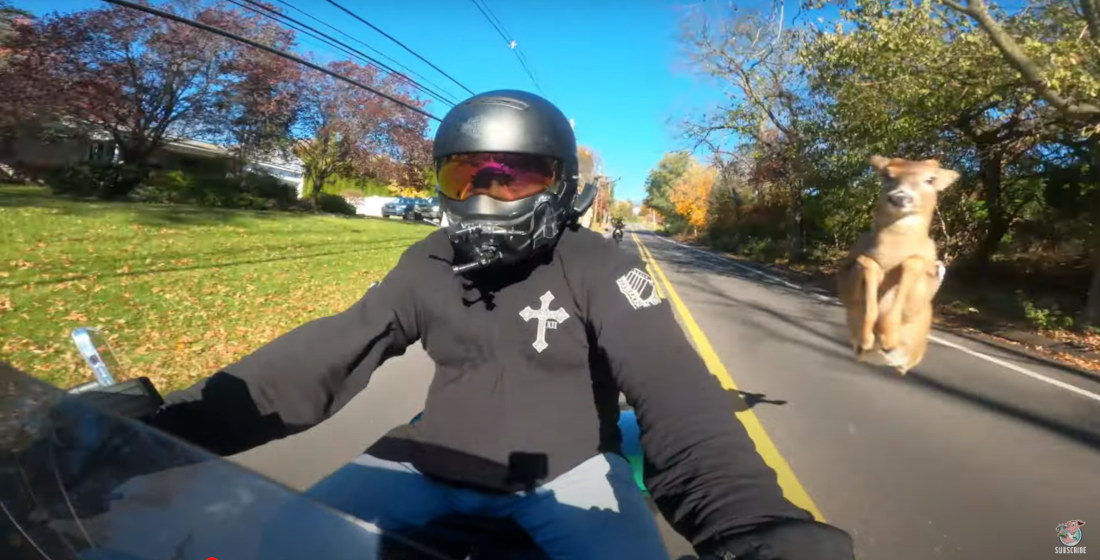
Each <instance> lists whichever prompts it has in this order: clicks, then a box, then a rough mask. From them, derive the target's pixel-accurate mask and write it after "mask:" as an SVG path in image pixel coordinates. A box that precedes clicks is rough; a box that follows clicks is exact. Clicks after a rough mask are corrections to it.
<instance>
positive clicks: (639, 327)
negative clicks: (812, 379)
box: [153, 91, 853, 560]
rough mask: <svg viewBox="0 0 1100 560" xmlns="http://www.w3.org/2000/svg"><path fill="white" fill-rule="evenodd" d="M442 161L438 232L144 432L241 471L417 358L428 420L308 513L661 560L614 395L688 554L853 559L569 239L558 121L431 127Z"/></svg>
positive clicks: (650, 322)
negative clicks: (385, 370) (790, 495)
mask: <svg viewBox="0 0 1100 560" xmlns="http://www.w3.org/2000/svg"><path fill="white" fill-rule="evenodd" d="M434 157H435V169H436V174H437V177H438V183H439V184H438V190H439V195H440V197H439V200H440V205H441V207H442V210H443V212H444V213H445V214H446V216H447V218H448V221H449V225H448V226H447V227H445V228H440V229H439V230H437V231H434V232H432V233H430V234H428V236H427V237H426V238H424V239H423V240H422V241H420V242H418V243H416V244H414V245H413V246H412V247H410V248H409V249H408V250H407V251H406V252H405V253H404V254H403V255H402V256H401V259H400V261H399V262H398V263H397V265H396V267H395V268H394V269H393V270H391V271H390V272H389V273H388V274H387V275H386V277H385V278H384V279H383V280H382V282H381V283H380V284H379V285H378V286H376V287H374V288H371V289H370V290H369V291H368V292H367V293H366V294H365V295H364V296H363V297H362V299H360V300H359V301H358V302H356V303H355V304H353V305H352V306H351V307H350V308H348V309H347V310H346V311H343V312H341V313H338V314H336V315H332V316H330V317H324V318H321V319H317V320H314V321H311V322H309V323H306V324H304V325H302V326H299V327H298V328H296V329H294V330H292V331H290V332H289V333H287V334H284V335H282V336H280V337H279V338H277V339H275V340H274V341H272V342H270V343H268V344H267V345H265V346H263V347H261V348H260V349H258V350H256V351H255V352H253V353H252V354H250V355H248V356H245V357H244V358H243V359H242V360H240V361H239V362H237V363H235V364H232V365H230V366H228V367H226V368H225V369H224V370H223V371H220V372H218V373H216V374H215V375H213V376H211V377H209V378H207V379H205V380H203V381H201V382H199V383H198V384H196V385H194V386H193V387H190V388H188V389H185V390H183V391H179V392H176V393H173V394H170V395H168V396H167V397H166V401H167V403H166V405H165V407H164V408H163V409H162V410H161V411H160V413H159V414H158V416H157V418H156V419H155V420H154V421H153V423H154V424H155V425H157V426H158V427H160V428H162V429H164V430H167V431H168V432H171V433H173V434H176V435H177V436H180V437H182V438H184V439H187V440H190V441H191V442H194V443H196V444H198V445H201V446H204V447H206V448H208V449H210V450H212V451H214V452H217V453H220V454H222V455H229V454H234V453H238V452H241V451H244V450H246V449H249V448H252V447H255V446H258V445H261V444H263V443H266V442H268V441H270V440H273V439H276V438H281V437H285V436H287V435H290V434H293V433H296V432H301V431H303V430H306V429H308V428H309V427H311V426H314V425H316V424H318V423H319V422H321V421H322V420H324V419H326V418H329V417H330V416H332V415H333V414H334V413H336V412H337V411H338V410H340V409H341V408H342V407H343V406H344V405H346V404H347V403H348V401H350V400H351V399H352V398H353V397H354V396H355V395H356V394H358V393H359V392H360V391H362V390H363V389H364V388H365V387H366V386H367V383H368V381H369V380H370V378H371V375H372V374H373V373H374V371H375V370H376V369H377V368H378V367H379V366H380V365H381V364H382V363H383V362H384V361H386V360H387V359H389V358H391V357H393V356H398V355H401V354H403V353H404V352H405V349H406V348H407V347H408V346H409V345H411V344H413V343H415V342H416V341H418V340H419V341H422V343H423V345H424V348H425V349H426V350H427V353H428V355H429V356H431V358H432V359H433V361H434V362H435V363H436V372H435V376H434V378H433V380H432V384H431V387H430V389H429V392H428V397H427V403H426V405H425V408H424V414H423V417H422V418H421V420H420V421H419V422H417V423H416V424H415V425H402V426H399V427H397V428H395V429H393V430H392V431H390V432H389V433H388V434H387V435H386V436H384V437H383V438H381V439H380V440H379V441H378V442H377V443H375V444H373V445H372V446H370V448H369V449H367V450H366V452H365V453H364V454H363V455H362V456H361V457H359V458H358V459H357V460H355V461H354V462H352V463H350V464H348V465H347V466H345V467H343V468H342V469H340V470H338V471H337V472H335V473H333V474H332V475H330V476H329V477H328V478H326V479H325V480H323V481H321V482H320V483H319V484H318V485H317V486H315V487H314V488H313V489H311V490H310V491H309V494H310V495H311V496H313V497H314V498H316V499H318V500H319V501H321V502H323V503H326V504H329V505H330V506H332V507H335V508H337V509H340V510H343V511H346V512H348V513H350V514H352V515H355V516H357V517H359V518H361V519H365V520H368V521H372V522H374V523H376V524H377V525H379V526H380V527H381V528H383V529H385V530H391V531H400V530H403V529H407V528H412V527H418V526H422V525H424V524H426V523H427V522H429V521H431V520H433V519H436V518H438V517H440V516H444V515H447V514H459V515H471V514H473V513H477V514H479V515H488V516H496V517H508V518H512V519H514V520H515V521H516V522H517V523H518V524H519V525H521V526H522V527H523V528H524V529H525V530H526V531H527V532H528V533H530V534H531V536H532V538H533V540H534V541H535V542H537V544H538V545H539V547H540V548H541V549H542V550H543V551H544V552H545V553H546V554H547V555H548V556H550V557H551V558H630V559H634V560H645V559H653V560H657V559H661V560H665V559H667V558H668V556H667V553H666V551H665V549H664V546H663V543H662V540H661V536H660V535H659V534H658V530H657V525H656V523H655V521H654V519H653V516H652V515H651V514H650V512H649V511H648V509H647V507H646V504H645V502H644V499H643V495H642V494H641V493H640V492H639V491H638V489H637V487H636V486H635V482H634V480H633V478H632V474H631V468H630V465H629V464H628V463H627V461H626V459H625V458H624V457H623V455H622V450H621V444H622V436H621V433H620V431H619V429H618V427H617V418H618V414H619V413H618V395H619V393H620V391H621V392H622V393H624V394H625V395H626V398H627V401H628V402H629V403H630V404H631V405H632V406H633V407H634V409H635V410H636V413H637V419H638V422H639V425H640V427H641V442H642V445H643V448H644V452H645V457H646V467H645V483H646V485H647V487H648V489H649V491H650V492H651V494H652V495H653V498H654V501H655V502H656V504H657V506H658V507H659V508H660V510H661V513H662V514H663V515H664V517H665V518H666V519H667V520H668V521H669V522H670V523H671V524H672V526H673V527H674V528H675V529H676V530H677V531H678V532H679V533H681V534H682V535H684V536H685V537H687V538H688V539H689V540H690V541H691V542H692V544H693V545H694V546H695V548H696V550H698V551H699V552H700V553H701V554H702V553H710V554H713V555H715V556H717V557H719V558H734V557H736V558H738V559H742V560H752V559H758V560H762V559H764V558H767V559H776V558H783V559H790V560H799V559H811V558H812V559H817V560H839V559H850V558H852V557H853V553H852V543H851V538H850V537H849V536H848V535H847V534H846V533H845V532H843V531H841V530H839V529H837V528H834V527H832V526H830V525H826V524H823V523H818V522H815V521H814V520H813V518H812V516H811V515H810V514H809V513H808V512H806V511H804V510H802V509H800V508H798V507H796V506H795V505H794V504H792V503H791V502H789V501H788V500H786V499H785V498H784V497H783V493H782V491H781V489H780V488H779V485H778V484H777V479H776V473H775V472H774V471H773V470H772V469H771V468H769V467H768V466H767V465H766V464H765V463H764V461H763V460H762V459H761V457H760V455H758V454H757V452H756V448H755V446H754V443H753V441H752V439H750V438H749V436H748V433H747V432H746V430H745V428H744V427H743V426H742V425H741V423H740V422H738V421H737V419H736V416H735V412H736V410H737V409H736V407H735V404H734V400H733V399H732V398H731V397H730V395H729V394H727V393H726V392H725V391H724V390H722V387H721V386H720V384H719V383H718V381H717V380H716V379H715V378H714V376H712V375H711V374H710V373H709V372H708V370H707V367H706V366H705V365H704V363H703V360H702V359H701V358H700V357H699V355H698V354H697V353H696V352H695V350H694V349H693V348H692V346H691V344H690V343H689V342H688V340H687V338H686V337H685V335H684V333H683V331H682V330H681V329H680V327H679V326H678V325H677V323H676V320H675V319H674V317H673V314H672V311H671V309H670V307H669V306H668V305H667V304H666V303H664V301H663V300H662V299H661V298H660V297H658V295H657V293H656V287H655V285H654V282H653V279H652V278H650V276H649V275H648V274H647V273H646V272H645V266H644V265H643V264H642V262H641V261H640V259H639V258H638V257H637V256H636V255H633V254H628V253H627V252H625V251H620V250H618V249H617V248H616V247H615V245H614V244H612V243H610V242H608V241H607V240H605V239H604V238H603V237H602V236H600V235H599V234H598V233H596V232H594V231H592V230H588V229H585V228H581V227H579V226H578V225H577V219H578V218H579V216H580V215H581V214H582V213H583V212H584V211H585V210H586V209H587V204H586V203H583V202H580V203H578V192H579V189H580V185H578V184H577V181H578V161H577V145H576V140H575V138H574V135H573V131H572V128H571V127H570V124H569V120H568V119H567V118H566V117H565V116H564V115H563V114H562V112H561V111H560V110H559V109H558V108H557V107H555V106H554V105H552V104H551V103H550V102H548V101H546V100H545V99H543V98H541V97H538V96H536V95H532V94H530V93H525V92H520V91H494V92H489V93H484V94H480V95H476V96H474V97H472V98H470V99H467V100H466V101H464V102H462V103H461V104H459V105H458V106H456V107H455V108H453V109H452V110H451V111H450V112H449V113H448V114H447V116H446V117H445V118H444V119H443V122H442V123H441V124H440V126H439V129H438V131H437V132H436V136H435V144H434ZM579 200H582V201H583V200H588V201H589V202H588V203H590V201H591V199H590V198H584V197H581V198H580V199H579Z"/></svg>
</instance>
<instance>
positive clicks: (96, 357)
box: [69, 327, 119, 387]
mask: <svg viewBox="0 0 1100 560" xmlns="http://www.w3.org/2000/svg"><path fill="white" fill-rule="evenodd" d="M69 336H71V337H72V339H73V343H74V344H76V349H77V351H78V352H80V356H81V357H83V358H84V361H85V362H87V364H88V367H89V368H91V370H92V374H93V375H95V379H96V383H97V384H99V385H100V386H102V387H107V386H109V385H114V384H115V376H114V374H113V373H112V372H113V371H118V369H119V366H118V359H117V358H116V357H115V354H114V352H112V351H111V346H110V344H108V343H107V337H106V336H104V334H103V332H102V331H100V330H99V329H96V328H93V327H77V328H75V329H73V330H72V332H71V333H70V334H69ZM100 348H103V349H105V350H106V351H105V352H100Z"/></svg>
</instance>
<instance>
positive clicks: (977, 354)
mask: <svg viewBox="0 0 1100 560" xmlns="http://www.w3.org/2000/svg"><path fill="white" fill-rule="evenodd" d="M655 236H656V237H657V238H658V239H664V240H665V241H668V242H669V243H674V244H676V245H679V246H680V247H684V248H687V249H691V250H692V251H696V252H699V253H703V254H704V255H707V256H710V257H714V258H718V259H722V260H723V261H724V262H726V263H727V264H730V265H733V266H735V267H737V268H740V269H742V270H746V271H748V272H751V273H753V274H757V275H759V276H762V277H764V278H767V279H768V280H771V281H773V282H779V283H780V284H783V285H784V286H787V287H788V288H792V289H794V290H798V291H799V292H802V293H803V294H805V295H812V296H813V297H814V298H815V299H818V300H820V301H827V302H829V303H834V304H838V305H839V304H840V301H839V300H838V299H837V298H835V297H828V296H823V295H821V294H815V293H811V292H808V291H807V290H806V289H805V288H804V287H802V286H799V285H797V284H792V283H790V282H788V281H786V280H784V279H782V278H777V277H775V276H772V275H771V274H768V273H766V272H761V271H759V270H756V269H755V268H753V267H751V266H746V265H743V264H741V263H739V262H737V261H734V260H733V259H730V258H728V257H723V256H722V255H718V254H716V253H712V252H710V251H707V250H705V249H700V248H699V247H692V246H691V245H687V244H686V243H681V242H679V241H676V240H674V239H668V238H667V237H663V236H660V235H656V234H655ZM928 340H931V341H932V342H935V343H937V344H940V345H943V346H947V347H948V348H954V349H955V350H958V351H960V352H963V353H966V354H969V355H971V356H974V357H975V358H978V359H979V360H985V361H987V362H989V363H991V364H996V365H999V366H1001V367H1003V368H1006V369H1008V370H1011V371H1014V372H1016V373H1019V374H1021V375H1026V376H1027V377H1030V378H1032V379H1035V380H1037V381H1042V382H1043V383H1048V384H1050V385H1053V386H1055V387H1058V388H1060V389H1065V390H1067V391H1069V392H1071V393H1076V394H1078V395H1081V396H1082V397H1085V398H1087V399H1092V400H1094V401H1097V402H1100V395H1098V394H1096V393H1093V392H1091V391H1086V390H1085V389H1082V388H1080V387H1077V386H1076V385H1070V384H1069V383H1066V382H1064V381H1059V380H1057V379H1052V378H1050V377H1047V376H1045V375H1043V374H1041V373H1035V372H1034V371H1031V370H1029V369H1027V368H1024V367H1020V366H1018V365H1016V364H1013V363H1009V362H1006V361H1004V360H1002V359H1000V358H995V357H993V356H989V355H987V354H983V353H981V352H978V351H975V350H971V349H970V348H967V347H965V346H963V345H961V344H956V343H954V342H951V341H950V340H946V339H943V338H940V337H938V336H936V335H931V334H930V335H928Z"/></svg>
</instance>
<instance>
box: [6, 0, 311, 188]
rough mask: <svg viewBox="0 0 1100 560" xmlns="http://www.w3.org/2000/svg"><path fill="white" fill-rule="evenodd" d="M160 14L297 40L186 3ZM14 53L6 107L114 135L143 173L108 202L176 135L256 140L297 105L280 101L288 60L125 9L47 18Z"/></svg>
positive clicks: (77, 130)
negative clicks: (235, 128)
mask: <svg viewBox="0 0 1100 560" xmlns="http://www.w3.org/2000/svg"><path fill="white" fill-rule="evenodd" d="M160 8H161V9H163V10H166V11H170V12H173V13H176V14H179V15H183V16H186V17H190V18H193V19H196V20H198V21H201V22H204V23H208V24H211V25H215V26H218V27H222V28H226V29H229V30H232V31H236V32H238V33H241V34H243V35H246V36H250V37H255V38H257V39H259V40H263V39H264V38H268V39H270V40H272V41H275V42H277V43H282V44H284V45H285V44H288V43H289V42H292V41H293V35H292V34H290V32H288V31H285V30H278V29H276V28H274V26H273V25H272V24H265V23H263V22H260V21H258V20H256V19H255V18H250V17H247V16H244V15H243V14H241V13H240V12H239V11H234V10H230V9H227V8H226V7H225V6H224V5H221V4H216V5H213V6H204V5H202V4H201V3H199V2H197V1H196V0H181V1H179V2H173V3H171V4H165V5H162V6H160ZM10 48H12V49H14V50H15V51H16V52H18V53H19V54H20V56H19V57H18V58H17V59H16V60H14V61H13V62H12V64H11V65H10V66H9V68H8V69H7V70H6V72H5V75H4V76H3V77H2V79H3V80H2V81H5V82H7V83H11V82H16V83H18V86H15V87H13V88H11V90H10V91H8V92H7V94H6V95H3V96H2V99H0V102H3V103H6V104H14V105H15V107H17V108H18V110H19V111H20V112H21V113H22V114H23V115H25V118H26V119H28V120H35V121H38V122H40V123H46V124H51V125H56V124H63V125H64V126H63V127H61V128H63V129H64V130H67V131H69V132H70V133H72V134H86V133H88V132H90V131H92V130H99V131H103V132H106V133H108V134H109V135H110V136H111V138H112V140H113V141H114V142H115V143H116V144H117V146H118V148H119V152H120V155H121V158H122V160H123V162H124V163H125V164H126V165H127V166H128V167H130V168H131V169H135V170H137V171H138V172H137V173H130V174H126V175H124V177H128V179H127V180H120V181H119V183H118V185H117V186H116V188H115V189H114V190H113V191H112V192H111V193H107V194H109V195H111V196H123V195H125V194H127V193H128V192H129V191H130V190H132V188H133V187H135V186H136V185H137V182H138V181H139V180H140V178H141V176H142V174H143V170H144V168H145V167H146V163H147V162H148V160H149V158H150V156H151V155H152V154H153V153H154V152H155V151H156V150H157V149H158V148H160V147H162V146H163V145H164V144H165V143H166V142H167V141H168V140H169V139H171V138H172V137H192V138H194V137H199V138H203V137H209V138H214V137H216V136H217V135H218V134H220V133H224V131H225V130H227V129H229V128H231V125H236V124H242V125H243V130H247V132H244V133H243V134H242V135H241V137H242V138H243V139H244V141H245V142H247V143H251V144H258V143H260V142H257V140H256V138H257V135H258V134H259V133H258V132H257V131H265V130H270V128H266V127H267V124H268V123H269V122H272V119H271V118H270V115H272V114H274V113H279V112H286V111H287V110H288V108H290V107H293V103H287V102H283V101H282V100H284V99H286V95H287V94H286V93H284V92H281V91H280V86H279V85H278V84H281V83H283V82H282V81H283V80H285V79H286V78H287V76H288V75H289V74H290V73H289V72H287V71H286V70H285V69H282V68H281V66H280V65H281V63H279V64H275V63H274V62H273V59H271V58H268V57H263V56H260V54H259V53H257V52H255V50H254V49H252V48H251V47H248V46H246V45H243V44H240V43H237V42H234V41H231V40H229V39H225V38H222V37H219V36H217V35H215V34H212V33H209V32H207V31H203V30H200V29H196V28H193V27H190V26H186V25H183V24H179V23H176V22H172V21H170V20H167V19H164V18H160V17H157V16H152V15H148V14H145V13H142V12H138V11H135V10H131V9H127V8H122V7H107V8H102V9H92V10H83V11H79V12H73V13H69V14H57V13H55V14H51V15H48V16H46V17H44V18H42V19H41V20H39V21H38V22H36V23H35V24H34V25H32V26H24V27H22V28H20V29H19V30H18V36H17V37H15V38H13V39H12V40H11V42H10ZM272 67H274V68H275V69H274V70H272V69H271V68H272ZM265 82H266V83H265ZM276 82H277V83H278V84H277V83H276ZM257 115H259V117H257ZM234 116H236V120H235V119H234ZM276 120H278V119H276ZM284 120H285V119H284ZM275 128H278V127H275ZM54 129H57V127H54ZM284 129H285V127H284Z"/></svg>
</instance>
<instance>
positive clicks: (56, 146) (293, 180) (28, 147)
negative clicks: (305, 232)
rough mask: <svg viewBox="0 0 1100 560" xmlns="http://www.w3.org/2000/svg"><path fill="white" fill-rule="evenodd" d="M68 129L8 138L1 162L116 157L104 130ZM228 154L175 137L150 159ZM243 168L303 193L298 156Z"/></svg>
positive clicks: (169, 164) (33, 170)
mask: <svg viewBox="0 0 1100 560" xmlns="http://www.w3.org/2000/svg"><path fill="white" fill-rule="evenodd" d="M71 129H72V126H70V125H66V124H57V125H53V126H52V127H45V128H44V129H43V130H42V131H33V132H27V133H24V134H20V135H17V136H16V137H15V138H11V139H8V140H7V141H5V142H3V144H2V145H0V163H5V164H10V165H12V166H13V167H15V168H17V169H20V170H22V171H23V172H25V173H28V174H31V175H37V174H40V173H42V172H44V171H47V170H49V169H51V168H54V167H59V166H62V165H72V164H75V163H80V162H83V161H91V162H118V161H119V158H120V154H119V151H118V147H117V146H116V144H115V142H114V140H113V139H112V138H111V135H110V134H108V133H107V132H106V131H99V130H93V131H92V132H90V133H88V134H86V135H80V136H76V135H72V134H64V133H65V132H68V131H69V130H71ZM51 132H52V133H53V134H51ZM230 157H231V152H230V149H229V148H228V147H226V146H220V145H218V144H212V143H210V142H203V141H201V140H190V139H176V140H170V141H168V142H167V143H166V144H165V145H164V146H163V147H161V148H160V149H158V150H157V151H156V152H154V153H153V155H152V156H150V158H149V163H150V164H151V165H153V166H154V167H159V168H162V169H188V168H194V167H198V166H201V165H202V163H203V161H204V160H211V159H228V158H230ZM245 168H246V169H248V170H251V171H262V172H265V173H267V174H269V175H272V176H274V177H277V178H278V179H280V180H282V181H284V182H286V183H287V184H290V185H293V186H294V188H295V189H296V190H297V191H298V196H299V198H300V197H301V196H302V190H303V188H304V176H305V172H304V168H303V166H302V162H301V160H299V159H298V158H296V157H290V158H286V157H283V156H280V155H277V154H276V155H269V156H265V157H262V158H257V160H256V161H252V162H249V163H248V164H247V165H246V166H245Z"/></svg>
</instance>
